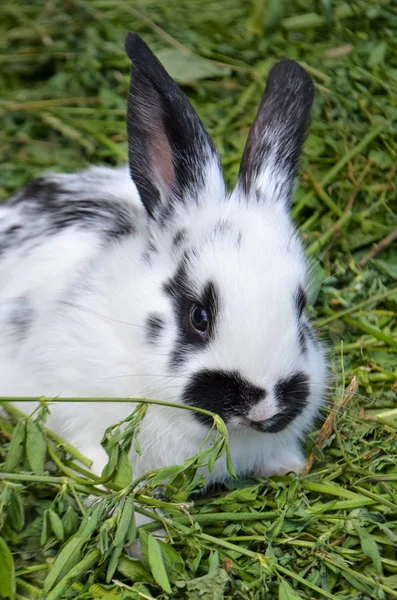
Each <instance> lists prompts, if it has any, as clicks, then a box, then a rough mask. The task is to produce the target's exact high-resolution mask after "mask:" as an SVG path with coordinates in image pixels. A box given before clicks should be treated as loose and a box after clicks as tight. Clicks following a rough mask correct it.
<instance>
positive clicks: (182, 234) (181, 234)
mask: <svg viewBox="0 0 397 600" xmlns="http://www.w3.org/2000/svg"><path fill="white" fill-rule="evenodd" d="M185 241H186V230H185V229H180V230H179V231H177V232H176V234H175V235H174V237H173V240H172V246H173V247H174V248H180V247H181V246H182V244H183V243H184V242H185Z"/></svg>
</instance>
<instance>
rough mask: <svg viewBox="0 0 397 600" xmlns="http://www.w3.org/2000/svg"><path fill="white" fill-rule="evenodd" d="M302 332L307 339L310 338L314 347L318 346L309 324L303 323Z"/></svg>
mask: <svg viewBox="0 0 397 600" xmlns="http://www.w3.org/2000/svg"><path fill="white" fill-rule="evenodd" d="M302 330H303V332H304V334H305V336H306V337H308V338H310V340H311V342H312V344H313V346H316V345H317V338H316V336H315V334H314V332H313V330H312V328H311V327H310V326H309V325H308V324H307V323H302Z"/></svg>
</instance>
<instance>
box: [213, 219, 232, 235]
mask: <svg viewBox="0 0 397 600" xmlns="http://www.w3.org/2000/svg"><path fill="white" fill-rule="evenodd" d="M231 229H233V225H232V224H231V222H230V221H228V220H227V219H220V220H219V221H218V222H217V223H216V224H215V227H214V229H213V233H214V235H219V234H220V235H225V234H226V233H228V232H230V231H231Z"/></svg>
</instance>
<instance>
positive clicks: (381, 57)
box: [367, 41, 387, 67]
mask: <svg viewBox="0 0 397 600" xmlns="http://www.w3.org/2000/svg"><path fill="white" fill-rule="evenodd" d="M386 50H387V42H386V41H382V42H379V44H377V45H376V46H375V48H374V49H373V50H372V52H371V54H370V55H369V58H368V63H367V64H368V66H369V67H377V66H378V65H382V64H383V63H384V62H385V56H386Z"/></svg>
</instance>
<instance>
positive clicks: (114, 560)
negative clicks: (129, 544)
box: [106, 544, 124, 583]
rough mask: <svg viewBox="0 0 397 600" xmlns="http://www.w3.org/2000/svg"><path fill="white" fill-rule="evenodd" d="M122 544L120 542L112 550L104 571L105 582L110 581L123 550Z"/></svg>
mask: <svg viewBox="0 0 397 600" xmlns="http://www.w3.org/2000/svg"><path fill="white" fill-rule="evenodd" d="M123 548H124V544H120V545H119V546H116V547H115V548H114V550H113V553H112V556H111V558H110V560H109V564H108V568H107V571H106V583H110V582H111V581H112V577H113V575H114V572H115V570H116V568H117V564H118V562H119V558H120V556H121V554H122V552H123Z"/></svg>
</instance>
